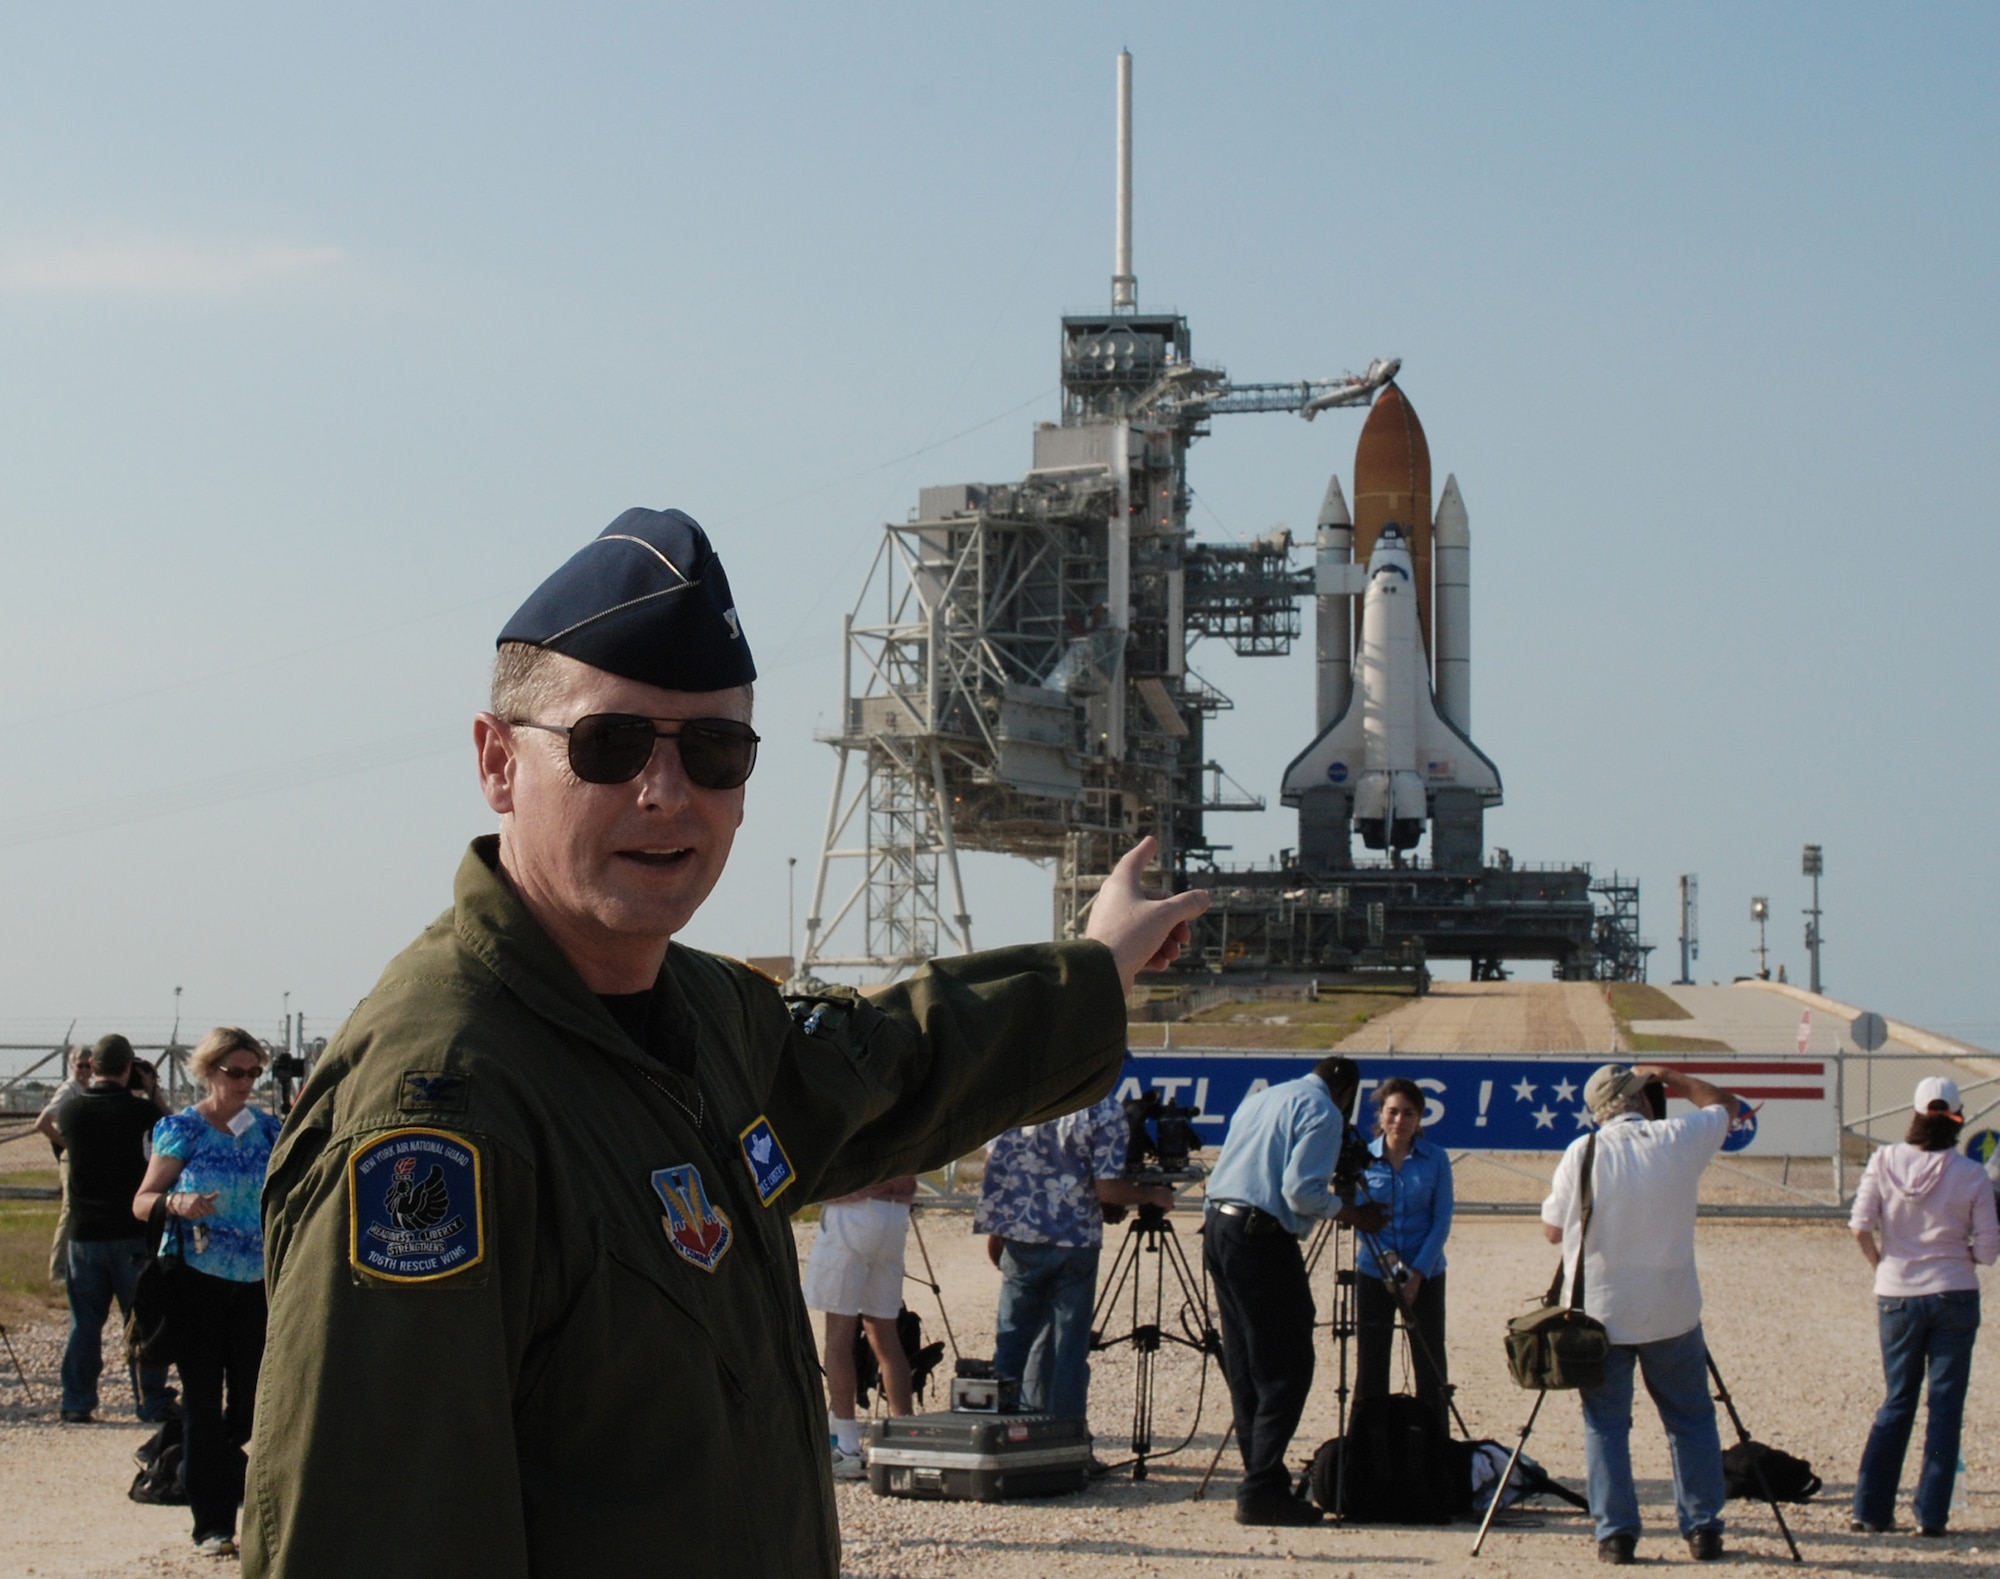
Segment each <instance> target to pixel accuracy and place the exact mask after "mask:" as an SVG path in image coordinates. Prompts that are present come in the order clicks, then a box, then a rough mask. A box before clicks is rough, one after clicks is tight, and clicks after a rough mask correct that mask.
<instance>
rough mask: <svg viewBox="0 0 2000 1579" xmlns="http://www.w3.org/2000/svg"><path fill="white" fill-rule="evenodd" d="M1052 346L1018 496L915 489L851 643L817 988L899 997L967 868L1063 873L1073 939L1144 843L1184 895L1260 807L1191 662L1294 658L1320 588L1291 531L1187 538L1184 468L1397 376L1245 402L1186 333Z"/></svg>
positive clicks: (1245, 392) (951, 932)
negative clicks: (963, 861)
mask: <svg viewBox="0 0 2000 1579" xmlns="http://www.w3.org/2000/svg"><path fill="white" fill-rule="evenodd" d="M1062 328H1063V341H1062V389H1063V403H1062V419H1061V421H1060V422H1059V423H1046V424H1043V425H1042V426H1041V427H1040V428H1039V429H1038V430H1037V431H1036V433H1035V436H1034V461H1033V465H1032V467H1031V469H1030V470H1029V472H1028V474H1027V475H1026V476H1025V477H1024V478H1022V479H1021V480H1020V481H1019V482H1016V483H1006V484H959V485H955V486H951V487H943V488H925V489H923V490H922V491H921V493H920V495H919V500H918V506H917V509H916V511H915V513H914V515H913V517H912V519H910V520H908V521H906V522H901V523H890V524H889V525H888V526H886V527H885V529H884V532H883V538H882V543H881V545H880V547H879V549H878V550H877V553H876V555H875V559H874V561H873V563H872V565H871V566H870V569H869V573H868V578H867V581H866V583H865V585H864V588H863V591H862V595H861V598H860V600H859V601H858V602H857V604H856V606H855V609H854V611H853V613H852V614H850V615H849V616H848V618H847V620H846V622H845V632H844V641H843V645H842V652H843V664H842V707H841V712H840V724H839V727H838V728H837V729H835V730H833V731H830V732H826V733H823V734H822V735H821V736H820V738H821V739H823V740H825V741H826V742H827V743H828V744H830V745H832V746H833V747H834V748H835V750H836V751H837V752H838V755H839V766H838V768H837V769H836V772H835V778H834V790H833V796H832V800H831V803H830V805H829V807H828V813H827V825H826V835H825V839H824V841H823V844H822V848H821V852H820V860H819V865H818V870H817V872H816V874H815V878H814V883H813V895H812V903H811V906H810V910H809V913H808V915H807V918H806V936H805V952H804V959H803V963H804V966H805V968H806V969H808V970H820V969H829V968H846V969H859V970H863V971H866V972H869V973H871V974H876V975H881V976H893V975H895V974H898V973H900V972H902V971H906V970H909V969H912V968H914V967H915V966H916V965H918V964H920V963H921V962H922V961H924V960H925V959H928V958H930V957H931V956H933V955H934V954H936V953H937V952H938V951H939V948H940V945H944V944H949V945H950V946H951V947H954V948H960V949H964V948H970V947H971V946H972V936H971V930H972V923H971V918H970V916H969V915H968V913H967V909H966V905H965V900H964V888H963V883H962V880H961V877H960V874H959V868H958V853H959V851H961V850H980V851H995V852H999V853H1003V854H1008V855H1016V856H1025V857H1028V858H1029V859H1033V860H1037V861H1044V862H1053V863H1054V865H1055V869H1056V885H1055V886H1056V915H1055V927H1056V933H1057V935H1058V936H1062V935H1067V934H1069V933H1071V932H1073V931H1074V930H1075V929H1076V926H1077V923H1078V920H1079V918H1080V916H1081V915H1082V913H1083V911H1084V910H1085V909H1086V908H1087V906H1088V904H1089V902H1090V898H1091V896H1092V895H1093V894H1094V893H1095V892H1096V889H1097V886H1098V884H1099V883H1100V882H1101V881H1102V879H1103V876H1104V874H1105V873H1106V872H1107V871H1108V870H1109V869H1110V866H1111V864H1112V862H1113V861H1114V860H1115V859H1116V857H1117V855H1118V854H1119V853H1120V852H1122V850H1123V849H1124V848H1125V847H1126V846H1128V845H1129V844H1130V843H1132V841H1133V840H1135V839H1137V838H1138V837H1140V836H1141V835H1143V834H1148V833H1150V834H1152V835H1154V836H1155V837H1156V838H1157V839H1158V840H1159V842H1160V865H1161V868H1162V870H1161V873H1160V876H1161V879H1162V881H1164V882H1166V883H1168V884H1170V885H1171V886H1174V887H1181V886H1185V884H1186V881H1187V877H1188V872H1189V870H1190V868H1191V866H1200V865H1203V864H1205V863H1206V862H1207V861H1208V860H1209V859H1210V858H1211V856H1212V853H1213V852H1212V847H1211V845H1210V842H1209V839H1208V836H1207V832H1206V825H1205V818H1206V815H1207V814H1208V813H1209V812H1214V811H1226V810H1257V809H1262V807H1263V805H1264V802H1263V800H1262V798H1261V797H1258V796H1254V795H1250V794H1248V793H1247V792H1245V791H1243V790H1242V789H1241V788H1240V787H1239V786H1237V785H1236V784H1235V783H1234V782H1233V781H1232V780H1231V779H1230V778H1229V776H1228V774H1227V773H1226V772H1225V771H1224V769H1223V768H1222V767H1221V765H1220V764H1219V763H1216V762H1213V761H1211V760H1209V759H1208V757H1207V755H1206V754H1205V751H1204V747H1203V738H1204V730H1205V726H1206V723H1207V721H1208V719H1210V718H1211V717H1213V716H1214V715H1215V714H1216V713H1217V712H1219V711H1221V710H1223V709H1225V708H1227V707H1228V706H1229V705H1230V703H1229V699H1228V698H1227V697H1226V696H1224V695H1223V694H1222V693H1221V692H1220V691H1218V690H1217V689H1215V688H1214V687H1213V686H1211V685H1208V684H1207V683H1205V682H1204V681H1203V680H1202V679H1201V677H1200V676H1199V675H1198V674H1196V673H1195V671H1194V670H1193V669H1192V668H1190V666H1189V663H1188V657H1189V652H1190V649H1191V648H1192V646H1193V645H1194V644H1195V643H1196V642H1197V641H1199V639H1200V638H1202V637H1204V636H1209V637H1214V638H1216V639H1218V640H1221V641H1223V642H1225V643H1227V644H1228V645H1229V647H1230V648H1231V649H1232V650H1234V651H1235V652H1237V653H1239V654H1243V655H1245V656H1258V657H1268V656H1277V655H1281V654H1283V653H1286V652H1289V651H1290V649H1291V644H1292V642H1293V641H1295V640H1296V639H1297V638H1298V636H1299V633H1300V616H1299V600H1300V599H1301V598H1303V597H1306V596H1309V595H1310V594H1311V592H1312V577H1311V572H1310V571H1309V570H1300V571H1294V570H1293V569H1292V568H1291V564H1290V551H1291V540H1290V536H1289V534H1288V533H1285V532H1282V531H1280V532H1276V533H1273V534H1270V535H1269V536H1267V537H1264V538H1261V539H1259V540H1257V541H1255V542H1252V543H1242V544H1210V543H1201V542H1197V541H1196V540H1195V538H1194V535H1193V533H1192V532H1191V531H1190V530H1189V528H1188V525H1187V505H1188V493H1187V451H1188V447H1189V446H1190V445H1191V444H1192V443H1193V442H1194V440H1195V439H1197V438H1199V437H1201V436H1203V435H1204V434H1205V433H1207V431H1208V427H1207V423H1208V419H1209V418H1210V417H1211V416H1213V415H1215V414H1217V413H1222V412H1232V411H1290V412H1297V413H1301V414H1305V415H1307V416H1310V415H1312V414H1313V413H1315V412H1317V411H1319V410H1324V409H1327V408H1329V407H1332V406H1338V405H1356V406H1358V405H1363V404H1366V403H1367V401H1368V400H1369V399H1370V398H1371V397H1372V396H1373V394H1374V393H1375V391H1376V390H1377V389H1379V388H1380V387H1381V386H1382V385H1383V384H1385V383H1386V382H1387V381H1388V380H1389V379H1390V378H1391V377H1392V376H1393V375H1394V373H1395V371H1396V366H1395V364H1394V363H1383V362H1378V363H1376V364H1373V365H1371V367H1370V368H1369V369H1368V371H1367V372H1366V373H1365V374H1363V375H1361V376H1360V377H1354V376H1348V377H1344V378H1339V379H1310V380H1302V381H1300V382H1297V383H1289V384H1258V385H1246V386H1235V385H1231V384H1230V382H1229V380H1228V378H1227V376H1226V374H1224V373H1223V372H1222V370H1221V369H1219V368H1214V367H1202V366H1200V365H1198V364H1196V363H1195V362H1194V360H1193V357H1192V350H1191V344H1190V337H1189V333H1188V324H1187V320H1186V319H1185V318H1184V317H1181V316H1179V315H1178V314H1173V313H1152V314H1145V313H1139V312H1137V311H1118V312H1112V313H1107V314H1076V315H1071V316H1069V317H1066V318H1064V319H1063V325H1062ZM830 891H831V893H832V905H831V908H829V893H830ZM946 895H949V904H948V905H947V903H946V901H945V897H944V896H946Z"/></svg>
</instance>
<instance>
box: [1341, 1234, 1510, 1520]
mask: <svg viewBox="0 0 2000 1579" xmlns="http://www.w3.org/2000/svg"><path fill="white" fill-rule="evenodd" d="M1354 1204H1355V1205H1357V1206H1368V1205H1379V1204H1381V1203H1380V1202H1371V1201H1369V1200H1367V1199H1366V1197H1365V1195H1364V1196H1363V1198H1362V1199H1360V1200H1357V1201H1356V1202H1355V1203H1354ZM1343 1237H1344V1239H1345V1246H1346V1253H1345V1255H1344V1256H1343V1254H1342V1243H1343ZM1329 1245H1331V1246H1332V1247H1333V1313H1332V1315H1331V1316H1330V1317H1329V1318H1328V1320H1327V1321H1326V1322H1324V1323H1323V1324H1322V1325H1324V1326H1326V1327H1327V1328H1328V1329H1329V1330H1330V1332H1331V1335H1332V1337H1333V1344H1334V1353H1335V1355H1336V1356H1337V1369H1336V1371H1335V1376H1334V1419H1335V1421H1336V1422H1337V1423H1338V1425H1339V1427H1340V1429H1339V1432H1338V1435H1339V1436H1341V1437H1342V1438H1343V1439H1344V1438H1345V1437H1346V1436H1347V1434H1348V1433H1347V1428H1348V1424H1349V1422H1350V1421H1351V1419H1352V1418H1353V1406H1354V1404H1356V1403H1358V1402H1359V1400H1358V1399H1352V1397H1351V1395H1352V1393H1353V1391H1354V1389H1353V1388H1352V1387H1350V1386H1349V1382H1348V1364H1347V1349H1348V1344H1349V1342H1350V1341H1351V1340H1353V1339H1355V1338H1356V1337H1357V1336H1358V1335H1359V1333H1360V1330H1361V1320H1360V1293H1359V1287H1358V1285H1359V1282H1360V1277H1361V1273H1360V1267H1359V1262H1360V1251H1361V1250H1364V1249H1365V1250H1366V1251H1367V1252H1368V1254H1369V1256H1370V1257H1371V1258H1372V1259H1373V1260H1374V1262H1375V1264H1376V1265H1377V1266H1378V1267H1379V1266H1387V1265H1388V1264H1389V1259H1390V1257H1389V1253H1388V1252H1387V1251H1385V1250H1384V1249H1383V1248H1382V1242H1381V1241H1380V1240H1379V1239H1378V1238H1376V1236H1375V1235H1374V1234H1373V1233H1371V1232H1370V1231H1369V1230H1368V1229H1365V1228H1359V1227H1355V1226H1352V1225H1350V1224H1347V1223H1339V1222H1335V1221H1333V1220H1332V1219H1331V1218H1329V1219H1327V1220H1326V1221H1324V1222H1322V1223H1321V1224H1320V1225H1319V1227H1318V1228H1317V1229H1316V1230H1315V1231H1314V1233H1313V1238H1312V1242H1311V1244H1309V1245H1308V1246H1307V1247H1306V1276H1308V1277H1311V1276H1312V1274H1313V1273H1314V1272H1315V1271H1316V1270H1318V1267H1319V1263H1320V1260H1321V1258H1322V1257H1323V1256H1324V1255H1325V1254H1326V1252H1327V1247H1328V1246H1329ZM1382 1286H1383V1287H1384V1288H1386V1289H1387V1290H1388V1291H1389V1297H1390V1299H1391V1301H1392V1302H1393V1303H1394V1305H1395V1318H1394V1320H1395V1326H1396V1328H1397V1329H1398V1330H1400V1331H1401V1332H1402V1334H1403V1337H1404V1339H1405V1341H1406V1342H1407V1343H1408V1344H1409V1352H1410V1360H1411V1364H1412V1366H1413V1367H1415V1366H1421V1367H1423V1368H1424V1369H1425V1370H1426V1371H1427V1372H1428V1374H1429V1375H1430V1377H1431V1378H1432V1379H1433V1380H1434V1381H1435V1382H1436V1383H1437V1385H1438V1393H1439V1396H1440V1397H1442V1398H1443V1399H1444V1405H1445V1408H1446V1409H1447V1410H1448V1411H1449V1412H1450V1414H1451V1418H1452V1423H1453V1424H1455V1425H1456V1426H1457V1427H1458V1434H1459V1435H1460V1436H1461V1437H1463V1438H1466V1439H1467V1440H1470V1439H1471V1436H1472V1431H1471V1428H1470V1427H1468V1426H1467V1425H1466V1423H1465V1416H1463V1415H1462V1414H1460V1413H1459V1412H1458V1400H1457V1396H1456V1395H1457V1392H1458V1389H1457V1388H1456V1387H1455V1386H1453V1385H1452V1382H1451V1379H1450V1377H1449V1376H1448V1375H1447V1374H1446V1372H1445V1368H1444V1360H1443V1357H1442V1356H1440V1355H1438V1354H1435V1353H1433V1352H1432V1350H1431V1345H1430V1340H1429V1339H1428V1338H1426V1337H1425V1336H1424V1333H1423V1329H1422V1328H1420V1327H1419V1326H1418V1325H1417V1322H1416V1309H1415V1305H1414V1302H1413V1301H1412V1300H1411V1298H1410V1297H1409V1295H1408V1294H1407V1292H1406V1286H1405V1284H1404V1283H1403V1282H1401V1281H1400V1280H1399V1279H1397V1278H1395V1277H1391V1276H1385V1277H1384V1278H1383V1279H1382ZM1394 1341H1395V1337H1394V1333H1393V1332H1392V1333H1391V1335H1390V1342H1391V1343H1392V1344H1393V1343H1394ZM1347 1457H1348V1456H1347V1454H1345V1453H1342V1454H1341V1455H1340V1469H1339V1476H1338V1479H1337V1480H1336V1482H1335V1488H1336V1489H1335V1493H1334V1506H1335V1507H1336V1508H1340V1507H1344V1506H1345V1505H1346V1501H1347Z"/></svg>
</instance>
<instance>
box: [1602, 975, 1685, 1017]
mask: <svg viewBox="0 0 2000 1579" xmlns="http://www.w3.org/2000/svg"><path fill="white" fill-rule="evenodd" d="M1610 992H1611V1012H1612V1013H1613V1014H1615V1015H1617V1016H1618V1023H1619V1025H1620V1026H1624V1025H1627V1024H1629V1023H1630V1022H1631V1021H1633V1020H1692V1019H1693V1018H1694V1016H1693V1015H1691V1014H1689V1013H1688V1012H1687V1010H1685V1009H1683V1008H1682V1007H1681V1006H1680V1005H1679V1004H1678V1003H1675V1002H1674V1000H1673V999H1671V998H1669V997H1668V996H1667V995H1666V994H1665V993H1664V992H1662V991H1660V989H1659V988H1658V987H1652V986H1648V985H1647V984H1646V983H1645V982H1643V981H1614V982H1612V983H1611V988H1610Z"/></svg>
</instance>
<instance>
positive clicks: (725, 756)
mask: <svg viewBox="0 0 2000 1579" xmlns="http://www.w3.org/2000/svg"><path fill="white" fill-rule="evenodd" d="M513 722H514V723H515V724H516V725H517V726H518V727H520V728H522V729H541V730H546V731H547V732H548V733H549V734H552V735H564V736H567V737H568V741H569V765H570V771H571V772H573V773H574V774H576V776H577V777H578V778H580V779H582V780H583V781H584V783H586V784H629V783H630V782H631V781H632V780H633V779H636V778H637V777H638V776H639V775H640V774H641V773H644V772H645V771H646V764H647V763H649V762H651V761H652V760H653V747H654V745H655V744H656V743H657V742H659V741H662V740H671V741H673V742H674V743H675V745H676V746H677V747H678V748H679V750H680V754H681V771H682V772H683V773H685V774H686V775H687V776H688V782H689V783H690V784H696V785H699V786H700V787H701V788H703V789H712V790H732V789H735V788H736V787H737V786H738V785H740V784H742V783H743V782H744V781H745V780H747V779H748V778H749V777H750V770H751V769H752V768H754V767H756V765H757V742H758V741H759V740H760V739H761V738H762V737H761V736H760V735H759V734H758V733H757V731H756V730H754V729H752V728H751V727H750V726H749V725H748V724H743V723H738V722H737V721H736V720H735V719H733V718H689V719H683V720H682V721H681V724H680V727H679V728H678V729H671V730H669V729H658V728H655V727H654V725H655V720H653V719H650V718H645V717H642V716H640V715H639V714H637V713H590V714H587V715H586V716H584V717H582V718H579V719H578V720H577V721H576V722H575V723H573V724H571V725H569V726H568V727H567V728H565V727H564V726H563V725H561V724H537V723H534V722H532V721H530V720H528V719H525V718H517V719H514V720H513Z"/></svg>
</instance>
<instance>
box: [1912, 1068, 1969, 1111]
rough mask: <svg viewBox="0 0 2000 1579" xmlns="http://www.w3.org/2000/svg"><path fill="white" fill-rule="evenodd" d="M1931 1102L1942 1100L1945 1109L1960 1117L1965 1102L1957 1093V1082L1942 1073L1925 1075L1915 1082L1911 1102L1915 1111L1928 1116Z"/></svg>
mask: <svg viewBox="0 0 2000 1579" xmlns="http://www.w3.org/2000/svg"><path fill="white" fill-rule="evenodd" d="M1933 1102H1942V1103H1943V1104H1944V1105H1945V1110H1946V1111H1947V1112H1949V1113H1952V1114H1954V1115H1956V1116H1960V1117H1962V1116H1963V1115H1964V1112H1965V1103H1964V1101H1963V1100H1962V1099H1961V1098H1960V1096H1959V1094H1958V1082H1957V1081H1956V1080H1952V1079H1949V1078H1947V1077H1946V1076H1944V1075H1926V1076H1924V1078H1923V1079H1921V1080H1919V1081H1918V1082H1917V1095H1916V1099H1915V1101H1914V1102H1913V1103H1912V1104H1911V1105H1912V1106H1913V1107H1915V1108H1916V1110H1917V1112H1918V1113H1920V1114H1923V1115H1924V1116H1926V1117H1928V1116H1929V1114H1930V1111H1931V1104H1932V1103H1933Z"/></svg>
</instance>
